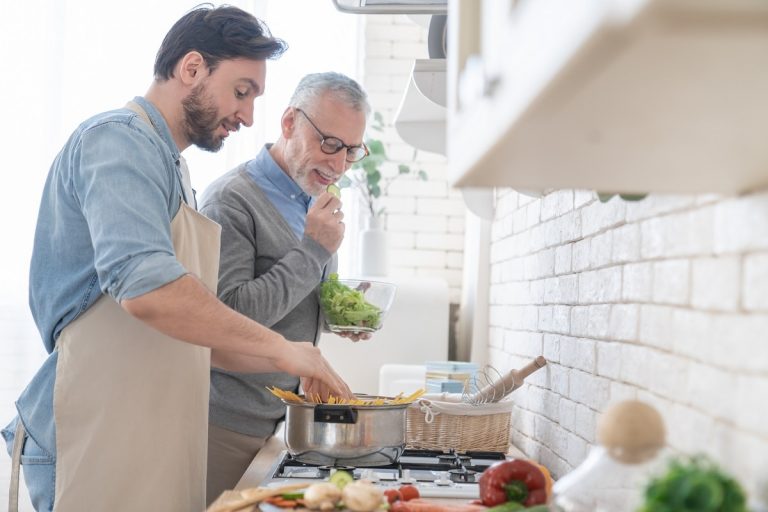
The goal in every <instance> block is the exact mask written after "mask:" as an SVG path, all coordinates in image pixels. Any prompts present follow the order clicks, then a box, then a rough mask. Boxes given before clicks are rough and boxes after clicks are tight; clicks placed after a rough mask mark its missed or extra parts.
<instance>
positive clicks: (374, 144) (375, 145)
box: [364, 139, 387, 161]
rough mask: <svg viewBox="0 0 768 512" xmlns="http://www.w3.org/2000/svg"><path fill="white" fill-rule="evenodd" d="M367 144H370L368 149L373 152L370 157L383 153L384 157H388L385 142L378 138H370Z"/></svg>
mask: <svg viewBox="0 0 768 512" xmlns="http://www.w3.org/2000/svg"><path fill="white" fill-rule="evenodd" d="M365 144H366V145H367V146H368V151H370V152H371V154H370V155H369V158H370V157H371V156H374V155H381V156H383V157H384V158H386V155H387V153H386V151H384V143H383V142H381V141H380V140H378V139H368V142H366V143H365ZM366 160H367V159H366ZM364 161H365V160H364Z"/></svg>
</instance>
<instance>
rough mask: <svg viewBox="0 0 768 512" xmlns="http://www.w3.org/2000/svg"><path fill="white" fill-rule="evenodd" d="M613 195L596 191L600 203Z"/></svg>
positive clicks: (605, 201)
mask: <svg viewBox="0 0 768 512" xmlns="http://www.w3.org/2000/svg"><path fill="white" fill-rule="evenodd" d="M615 195H616V194H605V193H603V192H598V193H597V198H598V199H599V200H600V202H601V203H607V202H608V201H610V200H611V198H612V197H613V196H615Z"/></svg>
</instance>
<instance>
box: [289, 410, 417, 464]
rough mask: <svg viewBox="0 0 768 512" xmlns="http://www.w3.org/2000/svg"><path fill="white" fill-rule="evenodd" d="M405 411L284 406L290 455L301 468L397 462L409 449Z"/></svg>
mask: <svg viewBox="0 0 768 512" xmlns="http://www.w3.org/2000/svg"><path fill="white" fill-rule="evenodd" d="M407 407H408V404H400V405H378V406H376V405H366V406H356V405H355V406H351V405H325V404H305V403H302V404H298V403H290V402H286V414H285V444H286V446H287V448H288V453H290V454H291V455H293V456H294V457H295V458H296V459H297V460H299V461H301V462H306V463H309V464H321V465H330V466H360V467H365V466H376V465H381V464H391V463H394V462H397V460H398V459H399V458H400V455H401V454H402V453H403V449H404V448H405V417H406V409H407Z"/></svg>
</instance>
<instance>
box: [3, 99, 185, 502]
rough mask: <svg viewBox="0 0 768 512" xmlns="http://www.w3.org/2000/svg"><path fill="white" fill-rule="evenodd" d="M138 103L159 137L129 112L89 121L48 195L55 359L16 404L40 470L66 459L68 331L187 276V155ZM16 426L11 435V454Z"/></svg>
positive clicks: (44, 217) (63, 157)
mask: <svg viewBox="0 0 768 512" xmlns="http://www.w3.org/2000/svg"><path fill="white" fill-rule="evenodd" d="M133 101H135V102H136V103H138V104H139V105H141V106H142V107H143V108H144V110H145V111H146V112H147V114H148V116H149V118H150V119H151V121H152V124H153V125H154V127H155V129H156V130H157V131H155V129H153V128H152V126H149V125H148V124H147V123H146V122H144V121H143V120H142V119H140V118H139V117H138V115H137V114H136V113H135V112H133V111H131V110H128V109H124V108H123V109H118V110H113V111H110V112H105V113H102V114H98V115H96V116H94V117H92V118H90V119H88V120H87V121H85V122H84V123H82V124H81V125H80V126H79V127H78V128H77V129H76V130H75V132H74V133H73V134H72V136H71V137H70V138H69V140H68V141H67V143H66V144H65V145H64V148H63V149H62V150H61V152H60V153H59V154H58V156H57V157H56V159H55V160H54V162H53V165H52V166H51V169H50V171H49V173H48V178H47V180H46V183H45V188H44V190H43V197H42V200H41V204H40V212H39V214H38V220H37V229H36V231H35V240H34V247H33V252H32V262H31V266H30V276H29V304H30V309H31V310H32V316H33V317H34V319H35V323H36V324H37V328H38V330H39V331H40V334H41V336H42V341H43V344H44V345H45V348H46V350H47V351H48V352H49V353H50V355H49V356H48V359H46V361H45V362H44V363H43V365H42V367H41V368H40V369H39V370H38V371H37V373H36V374H35V376H34V377H33V378H32V381H31V382H30V383H29V385H28V386H27V388H26V389H25V390H24V391H23V392H22V394H21V396H20V397H19V399H18V401H17V402H16V408H17V411H18V413H19V417H20V418H21V419H22V421H23V423H24V426H25V428H26V430H27V433H28V434H29V436H30V437H31V438H32V439H33V440H34V442H35V443H36V445H38V447H39V449H40V452H41V454H42V455H40V456H38V459H39V460H37V462H36V463H40V462H42V461H46V462H52V461H55V458H56V429H55V423H54V417H53V386H54V384H55V381H56V361H57V358H58V351H53V349H54V346H55V343H56V339H57V338H58V336H59V334H60V333H61V330H62V329H64V327H66V326H67V325H69V324H70V323H71V322H72V321H73V320H74V319H75V318H77V317H78V316H79V315H81V314H83V313H84V312H85V311H86V310H88V308H89V307H91V306H92V305H93V303H94V302H96V300H97V299H98V298H99V297H101V295H102V294H107V295H109V296H110V297H112V298H113V299H115V300H116V301H118V302H119V301H121V300H122V299H126V298H133V297H137V296H139V295H143V294H145V293H147V292H150V291H152V290H154V289H156V288H159V287H161V286H163V285H165V284H167V283H170V282H171V281H174V280H176V279H178V278H179V277H181V276H182V275H184V274H186V273H187V271H186V270H185V269H184V267H183V266H182V265H181V264H180V263H179V262H178V261H177V259H176V255H175V252H174V248H173V243H172V239H171V220H172V219H173V217H174V216H175V215H176V213H177V211H178V209H179V206H180V202H181V198H182V197H183V194H184V192H183V190H182V185H181V173H180V168H179V150H178V148H177V147H176V143H175V142H174V141H173V138H172V137H171V132H170V129H169V128H168V125H167V124H166V123H165V120H164V119H163V117H162V115H161V114H160V112H159V111H158V110H157V109H156V108H155V107H154V106H152V104H151V103H149V102H148V101H146V100H145V99H144V98H135V99H134V100H133ZM188 202H189V201H188ZM14 425H15V420H14V422H12V423H11V425H10V426H9V428H8V429H6V430H4V431H3V437H4V438H5V439H6V442H7V443H8V449H9V453H10V448H11V443H12V441H13V426H14ZM28 484H29V482H28ZM49 484H50V486H52V485H53V482H52V481H51V482H48V483H43V485H49ZM51 492H52V491H51Z"/></svg>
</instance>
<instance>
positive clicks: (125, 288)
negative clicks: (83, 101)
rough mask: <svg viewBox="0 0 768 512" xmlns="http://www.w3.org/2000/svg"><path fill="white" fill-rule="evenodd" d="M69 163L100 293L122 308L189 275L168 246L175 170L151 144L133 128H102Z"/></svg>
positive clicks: (176, 199)
mask: <svg viewBox="0 0 768 512" xmlns="http://www.w3.org/2000/svg"><path fill="white" fill-rule="evenodd" d="M118 138H119V143H116V142H117V140H118ZM74 158H77V159H79V162H78V164H79V165H77V166H76V168H77V169H78V172H77V173H75V174H74V175H73V177H72V179H73V181H74V183H73V185H74V186H73V190H74V191H75V194H76V198H77V200H78V201H79V202H80V206H81V211H82V213H83V215H84V216H85V221H86V223H87V225H88V229H89V231H90V235H91V240H92V244H93V251H94V265H95V267H96V272H97V274H98V278H99V285H100V288H101V290H102V292H104V293H106V294H108V295H110V296H111V297H112V298H114V299H115V300H117V301H121V300H123V299H129V298H134V297H138V296H140V295H143V294H145V293H147V292H150V291H152V290H154V289H157V288H159V287H161V286H163V285H165V284H167V283H170V282H171V281H174V280H176V279H178V278H179V277H181V276H183V275H184V274H186V273H187V270H186V269H185V268H184V267H183V266H182V265H181V264H180V263H179V261H178V260H177V259H176V254H175V252H174V249H173V243H172V239H171V220H172V218H173V215H175V212H176V210H177V209H178V205H179V201H180V199H179V197H178V195H177V194H178V192H176V189H177V186H176V181H175V180H176V175H175V169H174V167H173V165H174V163H173V162H170V161H169V159H168V157H167V155H166V154H164V152H163V151H162V150H161V149H160V147H159V146H157V143H156V141H155V140H153V139H152V138H150V137H149V136H148V135H147V133H146V132H144V131H143V130H141V129H139V128H138V127H137V126H135V125H133V124H123V123H106V124H102V125H98V126H96V127H94V128H92V129H90V130H88V131H87V132H86V133H84V134H83V137H82V142H81V145H80V147H79V150H78V151H77V152H76V153H75V155H74Z"/></svg>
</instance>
